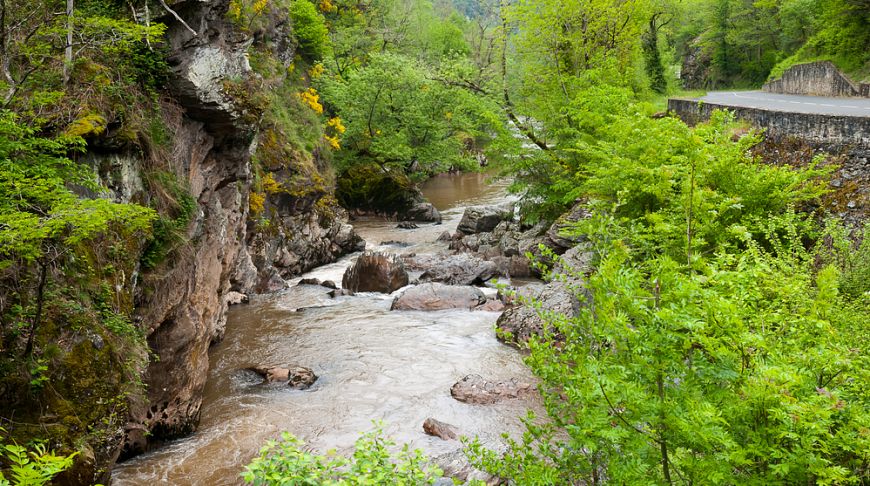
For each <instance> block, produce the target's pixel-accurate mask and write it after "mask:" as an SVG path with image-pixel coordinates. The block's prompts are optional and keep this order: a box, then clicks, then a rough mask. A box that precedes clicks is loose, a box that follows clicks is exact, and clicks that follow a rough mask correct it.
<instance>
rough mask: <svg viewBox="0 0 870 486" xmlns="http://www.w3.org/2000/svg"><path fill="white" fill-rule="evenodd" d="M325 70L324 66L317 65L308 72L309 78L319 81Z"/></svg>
mask: <svg viewBox="0 0 870 486" xmlns="http://www.w3.org/2000/svg"><path fill="white" fill-rule="evenodd" d="M324 69H325V68H324V67H323V64H321V63H317V64H315V65H313V66H311V69H309V70H308V76H310V77H311V79H317V78H319V77H320V75H321V74H323V71H324Z"/></svg>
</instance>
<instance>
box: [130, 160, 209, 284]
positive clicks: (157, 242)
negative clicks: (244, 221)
mask: <svg viewBox="0 0 870 486" xmlns="http://www.w3.org/2000/svg"><path fill="white" fill-rule="evenodd" d="M148 181H149V184H150V185H151V188H152V191H154V193H156V194H160V193H163V194H165V195H166V196H167V197H166V202H168V204H169V207H168V208H165V209H164V210H163V211H162V212H161V215H160V216H159V217H158V218H157V219H156V220H155V221H154V229H153V231H152V232H151V238H150V240H149V242H148V244H147V246H146V247H145V250H144V251H143V252H142V257H141V259H140V261H141V262H142V266H143V267H145V268H146V269H149V270H150V269H153V268H155V267H157V266H158V265H159V264H160V263H163V261H164V260H165V259H166V257H167V256H168V255H169V254H170V253H171V252H172V251H173V250H175V249H176V248H177V247H179V246H180V245H182V244H184V243H185V242H186V241H187V239H186V237H187V226H188V225H189V224H190V221H191V218H192V217H193V213H194V211H195V210H196V207H197V205H196V200H195V199H194V198H193V196H191V195H190V191H189V190H188V189H187V188H186V187H184V186H183V185H182V184H181V183H180V182H179V181H178V179H177V178H176V177H175V174H172V173H169V172H156V173H153V174H150V177H149V178H148Z"/></svg>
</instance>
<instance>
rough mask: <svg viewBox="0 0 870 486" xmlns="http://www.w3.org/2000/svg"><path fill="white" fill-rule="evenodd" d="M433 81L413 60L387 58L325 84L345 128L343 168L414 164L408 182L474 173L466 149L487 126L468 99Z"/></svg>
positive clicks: (324, 89) (479, 109)
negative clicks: (454, 170) (449, 173)
mask: <svg viewBox="0 0 870 486" xmlns="http://www.w3.org/2000/svg"><path fill="white" fill-rule="evenodd" d="M430 76H431V75H430V74H429V73H428V71H427V70H426V69H425V68H424V67H423V66H422V65H420V64H419V63H417V62H416V61H414V60H413V59H409V58H407V57H404V56H401V55H396V54H391V53H386V54H373V55H372V56H371V59H370V63H369V64H368V65H367V66H365V67H362V68H360V69H358V70H356V71H353V72H352V73H350V74H349V75H348V76H347V77H346V78H338V77H332V76H324V77H323V78H322V82H321V83H320V84H321V92H322V93H323V96H324V99H325V100H326V101H327V102H328V105H327V107H328V108H330V109H332V110H334V111H335V113H337V114H338V115H339V116H340V117H341V119H342V120H343V122H344V124H345V125H346V126H347V131H346V133H345V134H344V135H343V137H342V139H343V146H344V150H343V151H342V152H340V153H338V154H337V157H336V160H337V162H338V164H339V168H340V169H346V168H348V167H350V166H352V165H354V164H359V163H372V162H373V163H376V164H378V165H380V166H382V167H384V168H391V169H399V170H404V169H407V168H409V167H410V166H411V165H412V163H414V162H416V166H417V167H418V168H417V169H416V172H418V173H416V174H412V176H417V177H419V176H428V175H432V174H436V173H438V172H443V171H446V170H448V169H450V168H460V169H471V168H474V167H475V165H476V160H475V159H474V158H473V157H472V153H471V152H470V151H468V150H466V148H467V147H469V146H473V145H474V143H475V139H476V137H477V136H480V135H483V134H484V132H485V131H486V130H487V129H488V127H489V126H490V123H491V121H492V120H491V118H487V114H486V113H485V111H486V108H485V107H484V106H481V104H480V103H479V102H477V100H475V99H474V98H473V97H472V96H470V95H469V94H468V93H466V92H464V91H461V90H458V89H453V88H450V87H448V86H444V85H443V84H441V83H439V82H437V81H433V80H431V79H430Z"/></svg>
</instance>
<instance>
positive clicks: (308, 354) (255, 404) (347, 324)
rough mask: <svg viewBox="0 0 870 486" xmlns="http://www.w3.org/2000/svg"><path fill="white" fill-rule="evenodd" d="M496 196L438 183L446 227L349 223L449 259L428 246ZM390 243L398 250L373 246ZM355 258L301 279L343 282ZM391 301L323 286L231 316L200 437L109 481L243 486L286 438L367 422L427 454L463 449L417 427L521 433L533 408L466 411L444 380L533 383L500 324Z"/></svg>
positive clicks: (260, 301)
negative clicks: (278, 384)
mask: <svg viewBox="0 0 870 486" xmlns="http://www.w3.org/2000/svg"><path fill="white" fill-rule="evenodd" d="M505 186H506V184H504V183H503V182H498V181H496V182H493V181H490V180H489V179H488V178H487V177H486V176H484V175H482V174H463V175H451V176H440V177H436V178H434V179H432V180H430V181H428V182H427V183H426V184H425V186H424V188H423V192H424V193H425V194H426V196H427V197H428V198H429V199H430V200H431V201H432V202H433V204H435V205H436V207H438V209H439V210H441V211H442V215H443V216H444V223H443V224H441V225H430V224H425V225H422V224H421V225H420V228H418V229H415V230H401V229H396V227H395V226H396V223H395V222H386V221H377V220H367V221H357V222H355V223H354V226H355V227H356V228H357V231H358V232H359V233H360V234H361V235H362V236H363V238H365V239H366V242H367V247H368V248H369V249H381V250H384V251H390V252H395V253H405V252H416V253H418V254H420V253H432V252H437V251H439V250H443V249H445V245H444V244H443V243H436V242H435V240H436V239H437V237H438V235H440V234H441V233H442V232H444V231H450V232H453V231H454V230H455V229H456V225H457V224H458V222H459V219H460V218H461V216H462V212H463V210H464V207H465V206H470V205H480V204H493V203H498V202H502V201H504V200H506V196H505ZM390 241H392V242H401V243H402V244H396V243H390V244H382V242H390ZM356 256H357V255H350V256H348V257H346V258H343V259H342V260H340V261H338V262H336V263H334V264H331V265H326V266H323V267H320V268H318V269H316V270H314V271H312V272H309V273H308V274H306V275H304V276H303V277H316V278H319V279H321V280H326V279H329V280H333V281H335V282H337V283H340V282H341V276H342V274H343V272H344V270H345V268H347V266H348V265H349V264H350V263H351V262H352V261H353V260H354V259H355V258H356ZM300 278H302V277H300ZM298 281H299V278H297V279H294V280H293V281H291V284H295V283H296V282H298ZM399 292H401V291H399ZM490 292H491V291H490ZM391 301H392V296H387V295H380V294H358V295H355V296H347V297H339V298H337V299H331V298H329V296H328V295H327V289H325V288H322V287H314V286H298V287H292V288H291V289H289V290H288V291H285V292H283V293H280V294H277V295H271V296H266V297H259V298H256V299H254V300H253V302H252V303H250V304H248V305H240V306H234V307H232V308H231V309H230V312H229V316H228V322H227V327H226V336H225V338H224V340H223V341H222V342H221V343H219V344H217V345H216V346H214V348H213V349H212V350H211V352H210V360H211V369H210V370H209V377H208V382H207V384H206V388H205V395H204V399H203V406H202V420H201V423H200V426H199V429H198V431H197V432H196V433H194V434H193V435H191V436H190V437H187V438H185V439H181V440H177V441H174V442H172V443H169V444H167V445H165V446H164V447H162V448H160V449H158V450H155V451H153V452H150V453H148V454H144V455H142V456H139V457H136V458H133V459H131V460H129V461H127V462H124V463H122V464H119V465H118V466H117V467H116V469H115V472H114V475H113V484H115V485H151V484H173V485H234V484H242V481H241V478H240V476H239V474H240V473H241V471H242V470H243V468H244V465H245V464H247V463H248V462H249V461H250V460H251V459H252V458H253V457H254V456H256V454H257V452H258V450H259V449H260V447H261V446H262V445H263V443H264V442H265V441H266V440H268V439H274V438H277V437H278V436H279V435H280V433H281V432H282V431H289V432H291V433H293V434H294V435H296V436H297V437H300V438H301V439H303V440H304V441H305V443H306V444H307V446H308V447H310V448H311V449H316V450H318V451H326V450H328V449H332V448H336V449H338V450H339V451H340V452H347V451H349V450H350V448H351V446H352V445H353V443H354V441H355V440H356V439H357V438H358V437H359V434H360V433H361V432H363V431H368V430H371V429H372V427H373V426H372V421H373V420H378V421H383V422H384V424H385V431H386V433H387V434H388V435H390V436H392V437H393V438H394V439H395V440H396V441H397V442H400V443H402V442H407V443H410V444H411V445H412V447H417V448H421V449H423V450H424V451H425V452H426V453H427V454H428V455H429V456H430V457H434V456H438V455H440V454H445V453H450V452H453V451H455V450H456V449H457V448H459V447H460V445H459V443H457V442H455V441H443V440H441V439H438V438H434V437H429V436H427V435H424V434H423V430H422V424H423V421H424V420H425V419H426V418H427V417H434V418H436V419H438V420H441V421H444V422H448V423H451V424H453V425H456V426H457V427H458V428H459V429H460V430H461V431H462V432H463V433H465V434H467V435H471V436H474V435H479V436H481V438H483V439H484V441H485V442H487V443H490V444H492V445H495V444H496V443H497V441H499V440H500V439H498V436H499V435H500V434H501V433H503V432H507V433H511V434H519V433H521V431H522V427H521V424H520V420H519V418H520V417H521V416H524V415H525V412H526V410H528V409H530V408H531V409H534V410H536V411H540V410H541V406H540V403H539V401H538V400H537V399H534V398H530V399H522V400H508V401H504V402H501V403H498V404H495V405H469V404H464V403H461V402H458V401H456V400H454V399H453V398H451V396H450V387H451V386H452V385H453V383H455V382H456V381H458V380H460V379H461V378H462V377H464V376H465V375H468V374H471V373H477V374H480V375H482V376H484V377H486V378H491V379H509V378H518V379H520V380H523V381H531V380H532V377H531V373H530V372H529V370H528V369H527V368H526V367H525V366H524V365H523V363H522V356H521V355H520V354H519V352H517V351H516V350H514V349H512V348H509V347H507V346H505V345H503V344H501V343H499V342H498V341H496V339H495V333H494V331H493V324H494V323H495V320H496V319H497V318H498V313H493V312H480V311H476V312H475V311H464V310H446V311H437V312H398V311H395V312H390V310H389V307H390V303H391ZM255 364H299V365H302V366H307V367H310V368H312V369H313V370H314V372H315V373H316V374H317V375H318V376H319V379H318V380H317V382H316V383H315V384H314V385H313V386H312V387H311V388H310V389H308V390H305V391H296V390H288V389H284V388H272V387H268V388H267V387H262V386H259V385H257V384H256V383H257V382H258V380H257V379H256V378H254V377H251V376H250V375H249V374H246V373H244V372H240V371H239V370H240V369H243V368H245V367H247V366H251V365H255Z"/></svg>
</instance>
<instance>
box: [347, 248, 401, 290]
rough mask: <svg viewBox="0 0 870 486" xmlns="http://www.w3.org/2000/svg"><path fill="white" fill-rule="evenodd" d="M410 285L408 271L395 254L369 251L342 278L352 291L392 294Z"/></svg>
mask: <svg viewBox="0 0 870 486" xmlns="http://www.w3.org/2000/svg"><path fill="white" fill-rule="evenodd" d="M406 285H408V272H407V271H405V266H404V265H403V264H402V261H401V260H399V259H398V258H396V257H395V256H394V255H387V254H384V253H377V252H371V251H367V252H365V253H363V254H362V255H360V256H359V258H357V260H356V262H354V264H353V265H351V266H350V267H349V268H348V269H347V270H346V271H345V272H344V276H343V277H342V279H341V286H342V287H344V288H345V289H347V290H348V291H350V292H381V293H384V294H391V293H393V292H395V291H396V290H398V289H400V288H402V287H404V286H406Z"/></svg>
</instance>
